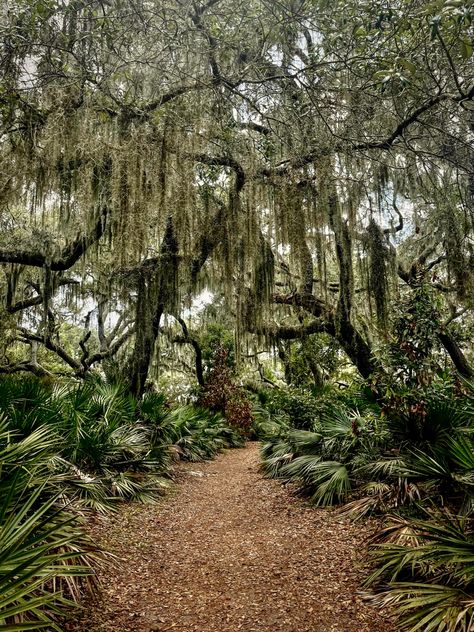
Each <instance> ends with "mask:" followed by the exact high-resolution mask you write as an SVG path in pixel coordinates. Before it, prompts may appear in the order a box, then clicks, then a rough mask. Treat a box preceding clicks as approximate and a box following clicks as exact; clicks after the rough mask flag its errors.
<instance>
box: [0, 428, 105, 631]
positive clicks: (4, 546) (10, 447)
mask: <svg viewBox="0 0 474 632" xmlns="http://www.w3.org/2000/svg"><path fill="white" fill-rule="evenodd" d="M57 449H58V442H57V439H56V438H55V437H53V436H52V435H51V433H50V431H49V429H48V428H47V427H40V428H38V429H36V430H34V431H32V432H31V434H29V435H28V436H27V437H24V438H22V437H20V436H18V435H15V434H14V433H12V431H11V430H10V429H9V428H8V425H7V423H6V422H5V420H4V419H2V420H1V421H0V464H1V468H0V630H9V631H10V630H37V629H40V628H48V629H59V627H58V626H57V624H56V622H55V617H56V616H58V615H60V614H64V613H65V612H66V610H67V609H69V608H70V607H71V606H73V605H74V604H75V603H76V602H77V601H78V599H79V597H80V595H81V592H82V591H83V590H84V589H87V588H89V589H90V588H92V587H93V586H94V585H95V574H94V570H93V568H94V567H95V566H96V565H97V563H98V561H99V559H100V558H101V555H100V553H99V552H98V551H97V549H96V547H95V546H94V545H93V543H92V542H91V541H90V540H89V538H88V537H86V535H85V534H84V532H83V530H82V528H81V526H80V522H79V518H78V516H77V513H75V512H73V511H72V510H71V509H69V508H68V506H67V505H65V504H64V497H63V495H62V494H61V492H60V491H59V490H58V489H57V485H56V481H55V480H54V477H53V478H51V476H50V471H51V463H52V462H53V461H54V457H55V452H56V450H57Z"/></svg>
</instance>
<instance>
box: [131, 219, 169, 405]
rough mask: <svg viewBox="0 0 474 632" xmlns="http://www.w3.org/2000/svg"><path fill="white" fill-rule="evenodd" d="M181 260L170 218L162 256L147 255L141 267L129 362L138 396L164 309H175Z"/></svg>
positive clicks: (152, 352) (151, 356) (134, 389)
mask: <svg viewBox="0 0 474 632" xmlns="http://www.w3.org/2000/svg"><path fill="white" fill-rule="evenodd" d="M178 262H179V257H178V242H177V240H176V237H175V234H174V229H173V224H172V221H171V218H169V219H168V223H167V226H166V231H165V235H164V237H163V241H162V244H161V250H160V256H159V257H158V258H157V259H147V260H146V261H144V262H143V263H142V264H141V266H140V268H139V269H138V295H137V306H136V319H135V329H136V334H135V346H134V349H133V353H132V357H131V359H130V365H129V366H130V369H129V371H130V377H129V390H130V392H131V393H132V394H133V395H134V396H135V397H137V398H140V397H141V396H142V395H143V392H144V390H145V384H146V380H147V378H148V373H149V370H150V365H151V362H152V359H153V355H154V353H155V344H156V340H157V338H158V334H159V330H160V321H161V317H162V315H163V313H164V311H165V310H168V311H169V312H171V313H174V312H175V311H176V304H177V299H178V296H177V294H178Z"/></svg>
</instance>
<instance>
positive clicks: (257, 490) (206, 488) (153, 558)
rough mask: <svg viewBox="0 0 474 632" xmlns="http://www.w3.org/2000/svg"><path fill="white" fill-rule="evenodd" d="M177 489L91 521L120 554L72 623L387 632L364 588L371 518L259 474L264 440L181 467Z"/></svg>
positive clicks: (102, 631) (223, 631)
mask: <svg viewBox="0 0 474 632" xmlns="http://www.w3.org/2000/svg"><path fill="white" fill-rule="evenodd" d="M177 478H178V481H179V483H178V485H177V489H176V493H175V494H174V495H173V496H172V497H171V498H168V499H166V500H164V501H163V502H162V503H160V504H158V505H151V506H150V505H148V506H143V505H140V506H139V505H130V506H126V507H124V508H122V510H121V511H120V512H119V513H118V514H117V515H115V516H108V517H105V518H98V519H97V520H96V522H95V523H94V524H93V525H92V526H91V529H92V532H93V535H94V537H95V538H96V540H97V541H98V542H99V543H100V544H101V545H103V546H105V547H106V548H107V549H109V550H112V551H113V552H114V553H115V554H116V555H117V556H118V557H119V558H120V560H121V563H120V565H119V566H117V567H112V568H108V569H107V571H106V572H104V573H103V576H102V578H101V579H102V582H103V590H102V594H101V595H100V597H99V599H98V600H97V601H96V602H94V603H88V604H86V607H85V610H84V612H83V613H82V616H81V618H80V619H78V620H76V621H71V622H70V623H69V624H68V625H67V627H66V629H67V630H69V631H74V632H79V631H81V632H83V631H86V630H87V631H88V632H125V631H127V632H129V631H130V632H131V631H133V632H152V631H162V632H165V631H167V630H173V631H179V632H196V631H199V632H235V631H237V630H242V631H243V632H283V631H284V632H309V631H311V632H333V631H337V632H379V631H380V632H382V630H383V631H384V632H390V631H392V630H394V629H395V626H394V625H393V622H391V621H390V620H389V619H387V618H384V616H382V614H381V613H380V612H379V611H377V610H375V609H373V608H372V607H370V606H369V605H368V604H366V603H365V602H364V601H363V600H362V598H361V596H360V595H359V593H358V591H359V590H360V584H361V582H362V579H363V577H364V576H365V572H364V568H363V564H362V563H361V550H362V549H363V543H364V541H365V539H366V537H367V525H366V524H362V523H357V524H354V523H351V522H350V521H348V520H346V519H343V518H341V517H340V516H338V515H337V513H335V512H334V511H330V510H325V509H314V508H309V507H308V506H307V505H306V504H305V503H304V502H303V501H302V500H301V499H298V498H295V497H294V496H292V495H291V494H290V492H289V490H287V489H285V488H284V487H283V486H282V485H280V484H279V483H278V482H276V481H272V480H266V479H263V478H262V476H261V475H260V474H259V472H258V445H257V444H255V443H250V444H248V445H247V447H245V448H242V449H238V450H231V451H229V452H226V453H225V454H223V455H220V456H219V457H218V458H217V459H216V460H215V461H210V462H206V463H199V464H196V463H190V464H186V465H185V466H179V467H178V473H177Z"/></svg>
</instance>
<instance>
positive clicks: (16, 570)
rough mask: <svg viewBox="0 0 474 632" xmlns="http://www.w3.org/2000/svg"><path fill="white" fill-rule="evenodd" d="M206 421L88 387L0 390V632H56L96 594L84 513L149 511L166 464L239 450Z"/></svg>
mask: <svg viewBox="0 0 474 632" xmlns="http://www.w3.org/2000/svg"><path fill="white" fill-rule="evenodd" d="M242 443H243V434H242V432H241V431H240V430H239V429H238V428H235V427H231V426H229V425H228V424H227V423H226V422H225V420H224V419H223V417H222V416H221V415H219V414H218V413H212V412H209V411H208V410H204V409H202V408H197V407H195V406H178V407H174V408H169V407H168V405H167V403H166V400H165V397H164V396H163V395H160V394H156V393H148V394H147V395H146V396H145V397H144V398H143V400H142V401H141V402H140V403H138V402H137V401H136V400H135V399H134V398H133V397H132V396H130V395H129V394H126V392H125V391H124V388H123V387H122V386H119V385H110V384H107V383H105V382H104V381H102V380H99V379H94V380H88V381H86V382H83V383H78V382H71V381H70V380H68V381H66V382H64V383H60V382H57V383H54V384H50V383H43V382H41V381H39V380H37V379H36V378H30V379H25V378H15V377H13V378H3V379H1V380H0V630H9V631H13V630H29V629H30V630H36V629H40V628H43V627H44V628H47V629H55V630H59V629H60V626H59V623H58V617H59V616H60V615H61V614H65V613H66V612H67V611H68V609H70V607H71V606H73V605H74V604H76V603H78V602H79V600H80V598H81V596H82V595H83V594H84V592H86V591H91V590H96V588H97V581H96V571H97V569H98V568H99V567H100V565H103V564H104V563H109V561H108V560H107V557H108V556H107V553H106V552H104V551H101V550H99V549H98V548H97V546H96V544H95V543H94V542H92V541H91V540H90V538H89V537H88V536H87V535H86V532H85V531H84V529H83V525H84V521H85V520H86V519H87V516H88V515H89V514H90V512H91V511H92V510H94V511H99V512H109V511H114V510H115V509H116V508H117V504H118V503H120V502H124V501H136V502H153V501H154V500H156V499H157V498H158V497H159V496H160V495H162V494H164V493H165V491H166V489H167V487H168V486H169V485H170V465H171V464H172V463H173V462H174V461H176V460H179V459H182V460H188V461H201V460H204V459H209V458H212V457H214V456H215V455H216V454H217V453H218V452H219V451H221V450H222V449H224V448H230V447H237V446H241V445H242Z"/></svg>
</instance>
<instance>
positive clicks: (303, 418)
mask: <svg viewBox="0 0 474 632" xmlns="http://www.w3.org/2000/svg"><path fill="white" fill-rule="evenodd" d="M265 407H266V408H267V410H268V411H269V413H270V414H272V415H279V416H282V415H284V416H285V417H286V419H287V420H288V424H289V425H290V426H291V427H294V428H300V429H304V430H309V429H311V428H313V427H314V425H315V423H316V422H317V420H318V418H319V414H320V406H319V405H318V402H317V401H316V399H315V398H314V397H313V395H312V394H311V391H309V390H307V389H303V388H296V387H290V388H286V389H273V390H272V391H271V392H270V393H269V395H268V398H267V401H266V403H265Z"/></svg>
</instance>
